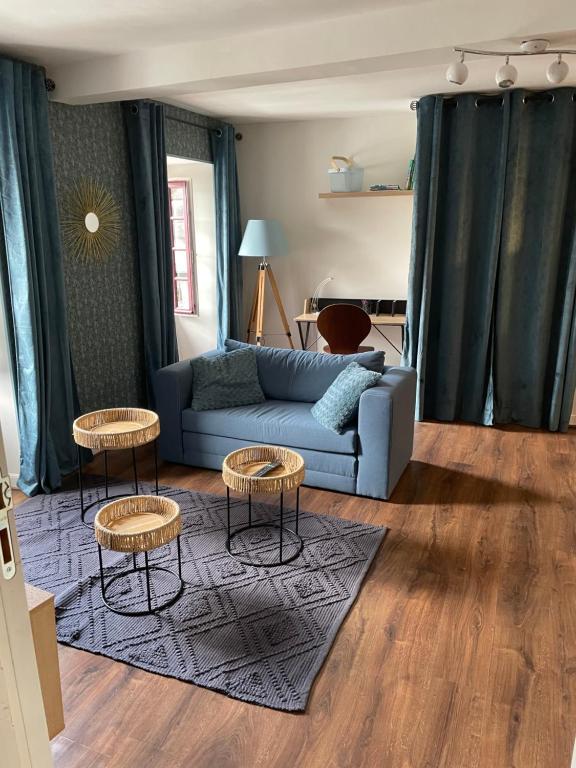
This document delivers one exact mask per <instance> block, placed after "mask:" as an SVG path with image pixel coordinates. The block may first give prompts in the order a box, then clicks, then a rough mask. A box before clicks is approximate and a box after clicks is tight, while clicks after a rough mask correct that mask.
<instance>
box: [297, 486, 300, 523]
mask: <svg viewBox="0 0 576 768" xmlns="http://www.w3.org/2000/svg"><path fill="white" fill-rule="evenodd" d="M299 520H300V486H298V488H296V534H298V523H299Z"/></svg>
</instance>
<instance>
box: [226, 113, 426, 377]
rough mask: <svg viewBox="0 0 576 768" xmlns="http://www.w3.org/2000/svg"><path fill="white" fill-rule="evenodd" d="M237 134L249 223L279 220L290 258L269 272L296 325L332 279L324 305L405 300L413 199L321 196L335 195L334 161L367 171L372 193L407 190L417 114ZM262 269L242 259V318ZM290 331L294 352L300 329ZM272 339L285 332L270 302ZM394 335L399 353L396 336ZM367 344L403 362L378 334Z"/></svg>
mask: <svg viewBox="0 0 576 768" xmlns="http://www.w3.org/2000/svg"><path fill="white" fill-rule="evenodd" d="M238 130H240V131H241V133H242V134H243V139H242V141H239V142H237V144H236V149H237V153H238V168H239V179H240V200H241V206H242V217H243V220H244V222H245V221H246V220H247V219H259V218H276V219H279V220H280V221H281V222H282V224H283V225H284V228H285V230H286V234H287V237H288V241H289V245H290V253H289V255H288V256H287V257H286V258H283V259H274V260H271V263H272V266H273V268H274V273H275V274H276V278H277V280H278V282H279V284H280V290H281V293H282V298H283V301H284V304H285V307H286V311H287V314H288V317H289V319H290V320H291V319H292V318H293V317H294V316H295V315H298V314H300V313H301V312H302V309H303V303H304V299H305V298H306V297H310V296H311V295H312V293H313V291H314V288H315V286H316V285H317V284H318V283H319V282H320V280H322V279H324V278H325V277H327V276H328V275H332V276H333V277H334V278H335V279H334V281H333V282H332V283H330V284H329V285H328V286H327V287H326V288H325V290H324V295H325V296H339V297H349V298H405V297H406V292H407V284H408V264H409V256H410V237H411V219H412V198H411V197H410V196H404V197H375V198H373V199H367V198H343V199H340V200H320V199H319V198H318V193H319V192H325V191H328V190H329V181H328V174H327V170H328V167H329V161H330V157H331V156H332V155H348V156H352V157H353V158H354V160H355V161H356V163H357V164H358V165H361V166H363V167H364V168H365V174H364V188H365V189H367V188H368V187H369V186H370V184H373V183H383V184H400V185H401V186H403V185H404V183H405V179H406V172H407V168H408V162H409V160H410V158H411V157H412V156H413V154H414V147H415V142H416V117H415V114H414V113H413V112H410V111H409V110H406V111H405V112H390V113H386V114H385V115H379V116H377V117H362V118H352V119H338V120H311V121H302V122H288V123H256V124H252V125H244V126H240V127H239V128H238ZM256 261H257V260H256V259H244V262H245V264H244V286H245V287H244V310H245V314H247V313H248V311H249V308H250V299H251V296H252V291H253V289H254V282H255V277H256ZM291 326H292V334H293V337H294V341H295V344H297V343H299V342H298V334H297V329H296V327H295V324H294V323H292V322H291ZM265 329H267V330H268V331H278V330H280V329H281V325H280V320H279V317H278V315H277V312H276V309H275V307H274V305H273V302H272V301H271V295H270V293H268V294H267V299H266V322H265ZM390 335H391V338H392V340H393V341H394V342H395V344H396V346H398V347H400V331H399V329H392V330H391V331H390ZM268 342H269V343H270V344H271V345H274V346H286V340H285V338H283V337H281V336H274V337H272V336H270V337H269V338H268ZM367 343H368V340H367ZM369 343H370V344H372V345H373V346H375V347H376V348H381V349H385V350H386V360H387V362H388V363H389V364H395V363H397V362H398V361H399V355H398V354H397V353H396V352H395V351H394V350H393V349H392V347H390V346H389V345H388V344H387V343H386V342H385V341H384V339H382V338H381V337H380V336H379V335H378V334H377V333H376V332H375V331H372V333H371V335H370V337H369Z"/></svg>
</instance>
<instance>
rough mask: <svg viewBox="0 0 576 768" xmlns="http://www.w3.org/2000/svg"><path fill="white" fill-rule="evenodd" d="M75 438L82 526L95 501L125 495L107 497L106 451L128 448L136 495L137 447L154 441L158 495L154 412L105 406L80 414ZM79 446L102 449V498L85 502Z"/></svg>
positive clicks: (158, 421)
mask: <svg viewBox="0 0 576 768" xmlns="http://www.w3.org/2000/svg"><path fill="white" fill-rule="evenodd" d="M72 432H73V435H74V440H75V442H76V445H77V446H78V485H79V488H80V517H81V519H82V522H83V523H84V525H86V526H88V528H92V524H91V523H87V522H86V519H85V517H86V512H87V511H88V510H89V509H90V508H91V507H93V506H95V505H97V504H102V503H104V502H106V501H110V500H111V499H117V498H123V497H124V496H126V494H118V495H116V496H110V495H109V493H108V451H119V450H126V449H128V450H131V451H132V469H133V473H134V494H135V495H138V471H137V468H136V448H138V446H140V445H146V444H147V443H151V442H154V468H155V471H156V495H158V452H157V446H156V440H157V438H158V435H159V434H160V420H159V419H158V415H157V414H156V413H154V411H148V410H146V409H145V408H106V409H104V410H101V411H92V412H91V413H86V414H84V416H79V417H78V418H77V419H76V421H75V422H74V424H73V426H72ZM82 448H90V450H92V451H94V452H95V453H98V452H100V451H103V452H104V495H105V497H104V499H96V501H93V502H91V503H90V504H84V482H83V479H82V450H81V449H82Z"/></svg>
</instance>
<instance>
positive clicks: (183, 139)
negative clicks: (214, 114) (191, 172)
mask: <svg viewBox="0 0 576 768" xmlns="http://www.w3.org/2000/svg"><path fill="white" fill-rule="evenodd" d="M164 114H165V116H166V152H167V153H168V154H169V155H174V156H175V157H186V158H188V159H190V160H202V161H204V162H205V163H211V162H212V152H211V150H210V137H209V135H208V131H206V130H205V129H204V128H199V127H197V126H195V125H190V122H194V123H199V124H200V125H205V126H206V127H207V128H210V127H213V126H214V127H217V126H218V125H222V123H221V121H219V120H215V119H214V118H211V117H206V116H205V115H197V114H195V113H194V112H189V111H188V110H186V109H180V108H179V107H173V106H171V105H170V104H165V105H164Z"/></svg>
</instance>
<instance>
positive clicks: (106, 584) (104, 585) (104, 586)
mask: <svg viewBox="0 0 576 768" xmlns="http://www.w3.org/2000/svg"><path fill="white" fill-rule="evenodd" d="M176 546H177V548H178V574H176V573H174V571H172V570H170V569H169V568H164V567H163V566H160V565H150V563H149V558H148V552H144V566H141V565H140V566H139V565H137V562H136V555H135V554H133V555H132V562H133V566H134V567H133V568H129V569H128V570H126V571H122V572H121V573H116V574H115V575H114V576H112V578H110V579H108V581H106V580H105V578H104V565H103V562H102V547H101V546H100V544H98V561H99V563H100V588H101V591H102V602H103V603H104V605H105V606H106V607H107V608H108V609H109V610H111V611H113V612H114V613H119V614H120V615H121V616H149V615H150V614H152V613H158V612H159V611H163V610H164V609H165V608H169V607H170V606H171V605H174V603H175V602H176V600H178V598H179V597H180V595H181V594H182V591H183V590H184V582H183V580H182V555H181V552H180V536H177V537H176ZM151 571H164V573H169V574H170V575H171V576H174V577H175V578H177V579H178V587H177V590H176V592H175V593H174V594H173V595H171V596H170V597H169V598H168V599H167V600H165V601H164V602H163V603H158V604H157V605H153V601H152V593H151V589H150V573H151ZM141 572H144V574H145V575H146V602H147V605H148V608H147V609H146V610H141V611H126V610H123V609H121V608H117V607H115V606H114V605H112V603H110V602H109V600H108V598H107V597H106V593H107V592H108V590H109V589H110V587H111V586H112V584H114V583H115V582H116V581H119V580H120V579H123V578H125V577H126V576H132V575H133V574H134V573H141Z"/></svg>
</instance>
